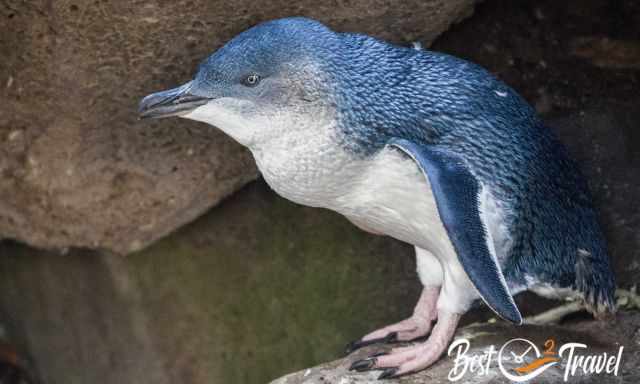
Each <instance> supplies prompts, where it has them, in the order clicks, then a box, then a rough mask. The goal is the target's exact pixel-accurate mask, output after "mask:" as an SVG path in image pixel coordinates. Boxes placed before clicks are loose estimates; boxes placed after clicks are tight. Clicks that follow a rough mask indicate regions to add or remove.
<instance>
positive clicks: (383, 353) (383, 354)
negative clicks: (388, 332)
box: [369, 351, 389, 358]
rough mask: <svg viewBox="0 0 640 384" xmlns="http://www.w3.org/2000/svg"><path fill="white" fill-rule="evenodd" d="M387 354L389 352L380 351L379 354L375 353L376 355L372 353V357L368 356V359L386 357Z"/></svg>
mask: <svg viewBox="0 0 640 384" xmlns="http://www.w3.org/2000/svg"><path fill="white" fill-rule="evenodd" d="M388 354H389V352H385V351H380V352H376V353H374V354H373V355H370V356H369V358H371V357H380V356H386V355H388Z"/></svg>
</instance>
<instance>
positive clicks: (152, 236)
mask: <svg viewBox="0 0 640 384" xmlns="http://www.w3.org/2000/svg"><path fill="white" fill-rule="evenodd" d="M473 3H474V1H473V0H455V1H451V0H446V1H445V0H428V1H425V0H411V1H406V2H403V3H390V2H387V1H381V0H356V1H351V2H344V3H342V2H339V3H338V4H336V3H335V2H333V1H311V0H305V1H299V2H289V1H270V2H266V3H262V4H260V5H259V6H256V3H255V2H253V1H248V0H243V1H236V2H234V3H233V6H230V5H229V4H228V3H226V2H223V1H208V0H179V1H172V2H161V3H158V2H150V3H140V2H131V1H125V0H119V1H95V2H75V1H55V2H47V1H30V2H15V1H3V2H1V3H0V36H2V37H1V38H0V56H2V60H1V61H0V99H2V103H0V174H1V175H2V183H0V236H2V237H7V238H13V239H18V240H20V241H23V242H26V243H28V244H30V245H33V246H37V247H44V248H65V247H86V248H101V249H108V250H112V251H115V252H118V253H128V252H131V251H135V250H138V249H141V248H143V247H145V246H147V245H148V244H150V243H151V242H153V241H154V240H156V239H158V238H160V237H162V236H164V235H166V234H167V233H169V232H171V231H172V230H174V229H176V228H177V227H179V226H180V225H182V224H184V223H186V222H188V221H191V220H193V219H194V218H195V217H197V216H199V215H200V214H202V213H203V212H204V211H205V210H206V209H207V208H209V207H211V206H212V205H215V204H216V203H218V202H219V201H220V200H221V199H222V198H224V197H225V196H227V195H229V194H230V193H232V192H233V191H235V190H237V189H238V188H239V187H241V186H242V185H244V184H245V183H246V182H247V181H249V180H252V179H253V178H255V177H256V175H257V172H256V169H255V165H254V163H253V160H252V159H251V156H250V155H249V153H248V152H247V151H246V150H243V149H241V148H240V146H238V145H237V144H235V143H233V142H231V140H230V139H228V138H227V137H225V136H224V135H223V134H222V133H220V132H218V131H217V130H215V129H212V128H210V127H206V126H204V125H202V124H197V123H193V122H187V121H183V120H178V119H172V120H168V121H162V122H151V123H149V122H139V121H137V116H136V107H137V103H138V100H139V99H140V98H141V97H142V96H144V95H145V94H147V93H150V92H152V91H155V90H159V89H163V88H167V87H170V86H174V85H176V84H178V83H180V82H183V81H186V80H187V79H188V78H189V76H190V75H191V74H192V73H193V71H194V70H195V68H196V66H197V64H198V62H199V61H200V60H202V59H203V58H204V57H205V56H206V55H207V54H209V53H210V52H211V51H212V50H214V49H216V48H217V47H219V46H220V45H222V44H223V43H224V42H225V41H227V40H228V39H230V38H232V37H233V36H234V35H236V34H237V33H239V32H241V31H242V30H244V29H246V28H248V27H250V26H252V25H254V24H256V23H258V22H260V21H263V20H268V19H273V18H278V17H285V16H292V15H304V16H310V17H314V18H317V19H319V20H321V21H323V22H326V23H327V24H328V25H330V26H331V27H333V28H336V29H338V30H349V31H358V32H365V33H370V34H373V35H376V36H379V37H382V38H385V39H389V40H393V41H397V42H408V41H412V40H416V39H419V40H421V41H423V42H430V41H432V40H433V39H434V38H435V37H436V36H438V35H439V34H440V33H441V32H442V31H444V30H446V29H447V28H448V26H449V25H450V24H451V23H453V22H455V21H458V20H460V19H461V18H463V17H465V16H467V15H469V14H470V13H471V12H472V9H473Z"/></svg>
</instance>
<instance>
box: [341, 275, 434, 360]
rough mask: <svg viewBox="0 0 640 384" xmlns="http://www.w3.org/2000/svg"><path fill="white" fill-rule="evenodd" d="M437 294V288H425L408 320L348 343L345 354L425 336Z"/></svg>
mask: <svg viewBox="0 0 640 384" xmlns="http://www.w3.org/2000/svg"><path fill="white" fill-rule="evenodd" d="M439 294H440V288H439V287H425V288H424V289H423V290H422V294H421V295H420V299H419V300H418V304H416V308H415V309H414V311H413V315H412V316H411V317H410V318H408V319H405V320H402V321H400V322H398V323H395V324H392V325H389V326H386V327H384V328H381V329H378V330H376V331H373V332H371V333H369V334H368V335H366V336H364V337H363V338H362V339H360V340H356V341H353V342H351V343H349V344H348V345H347V354H349V353H351V352H353V351H355V350H356V349H359V348H362V347H365V346H367V345H371V344H379V343H393V342H396V341H410V340H414V339H416V338H418V337H422V336H425V335H427V334H428V333H429V331H430V330H431V323H432V321H433V320H435V319H436V313H437V311H436V302H437V301H438V296H439Z"/></svg>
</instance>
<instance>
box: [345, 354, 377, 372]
mask: <svg viewBox="0 0 640 384" xmlns="http://www.w3.org/2000/svg"><path fill="white" fill-rule="evenodd" d="M374 365H376V359H375V357H373V358H372V357H369V358H366V359H362V360H358V361H354V362H353V364H351V366H350V367H349V370H350V371H358V372H364V371H368V370H370V369H371V368H373V366H374Z"/></svg>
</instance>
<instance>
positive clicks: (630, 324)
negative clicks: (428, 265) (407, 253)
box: [271, 312, 640, 384]
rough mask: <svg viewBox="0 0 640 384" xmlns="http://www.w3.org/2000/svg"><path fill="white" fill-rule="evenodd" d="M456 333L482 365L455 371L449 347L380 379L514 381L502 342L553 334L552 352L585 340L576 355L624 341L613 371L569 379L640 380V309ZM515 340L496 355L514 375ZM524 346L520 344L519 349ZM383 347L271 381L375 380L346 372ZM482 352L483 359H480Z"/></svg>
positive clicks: (543, 378) (551, 379) (560, 379)
mask: <svg viewBox="0 0 640 384" xmlns="http://www.w3.org/2000/svg"><path fill="white" fill-rule="evenodd" d="M458 338H465V339H467V340H469V345H470V347H469V349H468V350H467V351H466V354H465V356H466V357H468V358H473V357H475V358H477V359H478V360H477V361H482V362H483V363H484V364H485V365H483V370H481V369H479V368H478V365H476V366H475V369H476V370H475V371H474V372H472V371H471V370H470V368H467V370H466V372H465V371H464V368H463V364H461V365H459V366H458V369H457V370H456V369H455V364H454V361H455V359H454V357H455V356H456V351H457V350H456V349H454V351H453V353H452V356H445V357H443V358H442V359H440V360H439V361H438V362H437V363H436V364H435V365H434V366H432V367H431V368H429V369H427V370H424V371H421V372H419V373H416V374H414V375H408V376H404V377H401V378H397V379H391V380H385V381H384V382H385V383H402V384H418V383H433V384H440V383H442V384H450V383H452V382H454V381H452V380H450V378H451V379H455V378H457V377H458V376H459V378H457V380H455V382H461V383H473V384H493V383H504V384H509V383H513V381H511V380H509V379H508V378H507V377H505V376H504V375H503V374H502V372H501V370H500V368H499V365H498V360H499V358H498V352H499V351H500V349H501V347H502V346H503V345H505V344H506V343H507V342H509V341H510V340H512V339H515V338H524V339H527V340H530V341H531V342H533V343H534V344H535V345H536V346H537V348H538V349H539V352H540V353H542V352H543V351H545V347H544V345H545V342H546V341H547V340H549V339H553V340H554V341H555V348H554V352H555V353H556V354H557V353H558V350H559V348H560V346H562V345H563V344H565V343H583V344H586V345H587V346H588V348H587V349H580V350H576V356H577V355H579V354H581V355H597V354H600V355H601V354H603V353H607V356H611V355H612V354H613V355H614V356H615V355H617V354H618V352H619V348H620V346H623V347H624V348H623V350H622V355H621V356H622V358H621V360H620V366H619V369H618V372H617V375H613V374H606V373H601V374H589V375H585V374H584V372H583V371H582V370H581V368H578V369H577V371H576V372H577V374H576V375H575V376H570V377H569V382H571V383H584V384H586V383H593V384H596V383H597V384H609V383H611V384H614V383H615V384H618V383H637V382H638V380H640V371H639V370H638V366H639V365H640V313H638V312H629V313H621V314H619V315H618V319H617V321H616V322H615V325H613V326H612V324H601V323H598V322H596V321H593V320H591V321H583V322H579V323H573V324H570V325H564V326H534V325H525V326H522V327H516V326H513V325H510V324H506V323H496V324H487V323H484V324H474V325H470V326H467V327H465V328H462V329H459V330H458V332H457V333H456V339H458ZM519 343H520V342H514V343H511V344H510V346H507V347H505V353H504V356H506V357H505V358H504V359H501V360H502V362H503V364H504V367H505V369H506V370H507V372H508V373H509V374H514V375H515V374H516V373H515V371H513V368H516V367H519V366H522V365H523V364H518V363H516V362H515V361H513V360H511V358H510V356H509V355H510V354H509V353H506V351H509V352H511V351H512V349H511V346H514V348H513V351H514V352H516V353H518V354H522V352H523V350H526V349H525V348H526V347H528V346H527V345H525V344H519ZM492 345H493V346H494V347H495V351H496V353H495V354H493V355H492V358H491V360H490V362H489V364H488V365H487V363H486V361H487V360H486V355H485V352H486V351H487V350H488V349H490V348H491V346H492ZM523 346H525V347H524V348H523ZM388 349H389V347H388V346H383V347H380V346H378V347H375V346H374V347H368V348H365V349H363V350H361V351H357V352H356V353H354V354H352V355H351V356H348V357H345V358H343V359H340V360H336V361H333V362H331V363H327V364H323V365H320V366H317V367H313V368H310V369H305V370H302V371H300V372H296V373H293V374H290V375H287V376H285V377H282V378H280V379H277V380H275V381H273V382H271V384H368V383H371V384H373V383H380V381H378V380H377V377H378V376H379V375H380V371H370V372H365V373H358V372H350V371H348V367H349V366H350V365H351V363H352V362H353V361H356V360H358V359H362V358H366V357H367V356H369V355H371V354H373V353H375V352H379V351H380V350H388ZM556 356H557V355H556ZM483 357H484V358H485V360H480V359H481V358H483ZM533 360H534V355H526V359H525V360H524V363H525V364H527V363H531V362H532V361H533ZM460 361H462V360H460ZM568 361H569V360H568V352H565V353H564V354H563V355H562V358H561V360H560V363H559V364H557V365H555V366H552V367H549V368H548V369H547V370H545V371H544V372H542V374H540V375H539V376H537V377H536V378H535V379H532V381H530V382H536V383H545V384H560V383H565V382H566V381H565V380H564V374H565V370H566V367H567V363H568ZM574 361H575V360H574ZM481 364H482V363H481ZM468 367H470V366H468ZM487 367H488V368H487Z"/></svg>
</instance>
